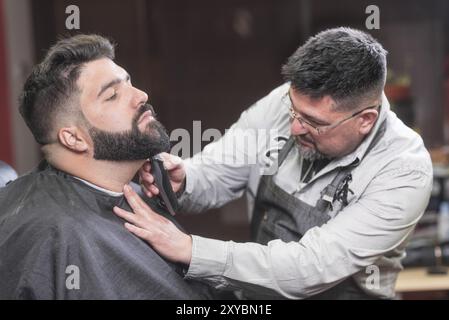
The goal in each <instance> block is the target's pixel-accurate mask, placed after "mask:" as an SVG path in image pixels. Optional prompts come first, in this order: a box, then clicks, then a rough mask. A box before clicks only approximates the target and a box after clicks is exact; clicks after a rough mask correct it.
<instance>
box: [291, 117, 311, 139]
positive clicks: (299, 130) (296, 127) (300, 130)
mask: <svg viewBox="0 0 449 320" xmlns="http://www.w3.org/2000/svg"><path fill="white" fill-rule="evenodd" d="M290 132H291V134H292V135H293V136H299V135H303V134H306V133H308V132H309V130H307V128H305V127H304V126H303V125H302V123H301V121H299V120H298V119H294V120H293V121H292V123H291V125H290Z"/></svg>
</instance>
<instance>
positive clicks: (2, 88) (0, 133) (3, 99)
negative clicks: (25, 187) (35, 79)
mask: <svg viewBox="0 0 449 320" xmlns="http://www.w3.org/2000/svg"><path fill="white" fill-rule="evenodd" d="M3 14H4V8H3V0H0V160H2V161H4V162H7V163H9V164H11V165H13V166H14V163H13V155H12V145H11V124H10V114H9V90H8V81H7V79H8V72H7V64H6V63H7V62H6V61H7V60H6V35H5V19H4V15H3Z"/></svg>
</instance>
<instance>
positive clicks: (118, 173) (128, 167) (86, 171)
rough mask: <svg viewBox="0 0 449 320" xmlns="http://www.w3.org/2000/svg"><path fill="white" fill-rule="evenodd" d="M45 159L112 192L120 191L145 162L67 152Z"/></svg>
mask: <svg viewBox="0 0 449 320" xmlns="http://www.w3.org/2000/svg"><path fill="white" fill-rule="evenodd" d="M47 161H48V162H49V163H50V164H51V165H52V166H53V167H55V168H56V169H59V170H61V171H64V172H66V173H68V174H71V175H73V176H75V177H77V178H80V179H83V180H85V181H88V182H90V183H92V184H94V185H96V186H99V187H101V188H104V189H107V190H110V191H114V192H122V191H123V186H124V185H125V184H128V183H129V182H130V181H131V180H132V178H133V177H134V176H135V174H136V173H137V171H138V170H139V168H140V167H141V166H142V165H143V164H144V162H145V160H137V161H104V160H95V159H92V158H91V157H88V156H86V155H81V154H80V155H73V154H72V153H67V152H60V153H58V154H56V155H54V156H51V157H47Z"/></svg>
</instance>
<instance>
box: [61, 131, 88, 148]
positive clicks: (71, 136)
mask: <svg viewBox="0 0 449 320" xmlns="http://www.w3.org/2000/svg"><path fill="white" fill-rule="evenodd" d="M58 139H59V142H60V143H61V144H62V145H63V146H65V147H66V148H68V149H70V150H72V151H75V152H85V151H87V150H88V149H89V145H88V144H87V141H86V140H85V139H84V137H83V135H82V133H81V131H80V130H79V128H77V127H68V128H62V129H60V130H59V132H58Z"/></svg>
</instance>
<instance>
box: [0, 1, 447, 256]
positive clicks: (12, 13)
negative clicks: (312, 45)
mask: <svg viewBox="0 0 449 320" xmlns="http://www.w3.org/2000/svg"><path fill="white" fill-rule="evenodd" d="M69 5H77V6H78V8H79V10H80V29H79V30H67V28H66V19H67V17H68V15H69V14H66V7H67V6H69ZM369 5H376V6H377V7H378V8H379V9H380V25H379V27H380V28H379V29H378V30H367V28H366V25H365V21H366V19H367V18H368V16H369V14H368V13H365V10H366V8H367V7H368V6H369ZM337 26H350V27H354V28H358V29H361V30H364V31H367V32H369V33H371V34H372V35H373V36H374V37H375V38H377V39H378V40H379V41H380V42H381V43H382V44H383V46H384V47H385V48H386V49H387V50H388V51H389V55H388V81H387V86H386V89H385V92H386V94H387V96H388V98H389V100H390V103H391V105H392V109H393V110H394V111H395V112H396V113H397V114H398V116H399V117H400V118H401V119H402V120H403V121H404V122H405V123H406V124H408V125H409V126H410V127H412V128H413V129H415V130H416V131H417V132H418V133H419V134H421V136H422V138H423V139H424V142H425V144H426V146H427V148H428V149H429V150H430V151H431V153H432V158H433V160H434V165H435V187H434V192H433V197H432V200H431V203H430V204H429V208H428V212H427V213H426V214H425V216H424V218H423V223H422V224H421V225H420V226H419V227H418V231H417V238H419V239H420V241H422V240H423V239H424V240H425V241H435V239H436V238H435V237H439V236H438V235H437V233H438V232H440V233H441V232H443V233H444V232H445V231H441V225H444V224H443V223H440V229H438V222H439V221H440V220H441V219H442V217H443V219H446V218H445V217H447V216H449V213H447V214H440V213H441V212H446V211H448V212H449V205H448V203H447V202H446V201H448V200H449V179H448V177H449V169H448V165H449V147H446V145H447V143H448V140H449V130H448V128H449V125H448V120H449V2H448V1H445V0H425V1H424V0H397V1H387V0H381V1H375V2H372V1H364V0H341V1H311V0H283V1H279V0H238V1H237V0H226V1H224V0H221V1H219V0H216V1H207V0H190V1H175V0H127V1H123V0H81V1H74V0H72V1H65V0H39V1H37V0H35V1H33V0H0V160H1V161H4V162H5V163H8V164H9V165H10V166H12V167H13V168H14V169H15V170H16V171H17V172H18V173H19V174H23V173H26V172H27V171H29V170H31V169H32V168H33V167H34V166H36V164H37V163H38V162H39V160H40V158H41V154H40V152H39V148H38V145H37V144H36V143H35V142H34V140H33V138H32V136H31V134H30V133H29V130H28V128H27V127H26V126H25V124H24V122H23V121H22V119H21V118H20V116H19V114H18V110H17V109H18V106H17V98H18V96H19V94H20V91H21V87H22V85H23V83H24V80H25V78H26V77H27V75H28V74H29V72H30V70H31V68H32V66H33V65H34V64H35V63H37V62H38V61H39V60H40V59H42V58H43V56H44V55H45V52H46V49H48V48H49V46H50V45H51V44H53V43H54V42H55V41H56V40H57V39H58V38H59V37H61V36H67V35H71V34H75V33H99V34H102V35H104V36H107V37H108V38H110V39H113V40H114V41H115V42H116V43H117V44H118V48H117V52H116V54H117V59H116V60H117V62H118V64H120V65H122V66H123V67H124V68H125V69H127V71H128V72H129V73H130V74H131V76H132V78H133V83H134V85H135V86H136V87H138V88H141V89H143V90H145V91H146V92H147V93H149V96H150V101H151V103H152V104H153V105H154V106H155V108H156V111H157V112H158V115H159V118H160V120H161V122H162V123H163V124H164V125H165V126H166V127H167V129H168V130H169V131H171V130H174V129H176V128H184V129H186V130H188V131H190V132H192V130H193V128H192V123H193V121H198V120H200V121H201V126H202V130H203V131H204V130H206V129H208V128H217V129H219V130H220V131H221V132H224V130H225V129H226V128H228V127H229V126H230V125H231V124H232V123H233V122H234V121H235V120H237V118H238V116H239V114H240V113H241V112H242V111H243V110H244V109H246V108H247V107H249V106H250V105H251V104H253V103H254V102H255V101H257V100H258V99H259V98H261V97H262V96H264V95H266V94H267V93H269V92H270V91H271V90H272V89H273V88H274V87H276V86H278V85H280V84H281V83H282V79H281V76H280V67H281V65H282V64H283V63H284V62H285V61H286V59H287V57H288V56H289V55H291V54H292V53H293V51H294V50H295V49H296V48H297V47H298V46H299V45H301V44H302V43H304V41H305V40H306V39H307V38H308V37H309V36H311V35H314V34H315V33H317V32H319V31H321V30H324V29H326V28H329V27H337ZM203 146H204V143H203ZM247 217H248V216H247V213H246V204H245V202H244V199H240V200H238V201H236V202H233V203H231V204H229V205H227V206H225V207H224V208H222V209H219V210H214V211H213V212H212V214H207V215H198V216H195V217H188V218H187V217H180V219H181V220H182V222H183V224H184V225H185V226H186V228H187V230H188V231H190V232H193V233H196V234H199V235H203V236H209V237H216V238H220V239H226V240H229V239H233V240H235V241H245V240H248V239H249V228H248V221H247V220H248V219H247ZM448 219H449V218H448ZM448 225H449V224H448ZM448 228H449V227H448ZM438 230H440V231H438ZM446 232H449V231H446ZM448 237H449V234H448ZM429 239H430V240H429ZM412 264H413V262H412Z"/></svg>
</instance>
